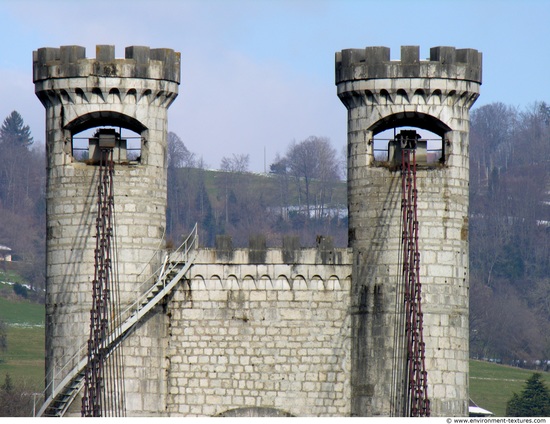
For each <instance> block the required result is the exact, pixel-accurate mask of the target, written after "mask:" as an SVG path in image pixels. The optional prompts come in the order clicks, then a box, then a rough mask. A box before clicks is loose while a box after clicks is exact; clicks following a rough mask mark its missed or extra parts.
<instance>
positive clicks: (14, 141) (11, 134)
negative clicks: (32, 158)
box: [0, 110, 34, 146]
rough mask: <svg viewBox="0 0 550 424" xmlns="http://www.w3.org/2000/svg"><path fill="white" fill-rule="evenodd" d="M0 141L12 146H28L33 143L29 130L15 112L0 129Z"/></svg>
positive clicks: (5, 120)
mask: <svg viewBox="0 0 550 424" xmlns="http://www.w3.org/2000/svg"><path fill="white" fill-rule="evenodd" d="M0 141H1V142H2V143H7V144H11V145H14V146H30V145H31V144H32V143H33V141H34V140H33V138H32V136H31V129H30V127H29V126H28V125H25V122H24V121H23V118H22V117H21V115H20V114H19V113H18V112H17V111H15V110H14V111H13V112H12V113H11V114H10V115H8V117H6V119H4V122H3V123H2V127H0Z"/></svg>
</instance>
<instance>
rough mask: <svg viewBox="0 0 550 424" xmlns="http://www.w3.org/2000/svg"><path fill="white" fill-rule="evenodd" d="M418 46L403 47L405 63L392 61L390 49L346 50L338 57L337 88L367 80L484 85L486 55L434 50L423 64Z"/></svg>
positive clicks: (473, 52)
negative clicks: (436, 80)
mask: <svg viewBox="0 0 550 424" xmlns="http://www.w3.org/2000/svg"><path fill="white" fill-rule="evenodd" d="M419 56H420V55H419V47H418V46H402V47H401V60H400V61H392V60H390V49H389V48H388V47H366V48H364V49H345V50H342V51H341V52H337V53H336V84H340V83H342V82H345V81H354V80H364V79H386V78H391V79H402V78H444V79H455V80H467V81H473V82H477V83H479V84H481V61H482V55H481V53H480V52H478V51H477V50H475V49H456V48H454V47H441V46H440V47H432V48H431V49H430V59H429V60H420V57H419Z"/></svg>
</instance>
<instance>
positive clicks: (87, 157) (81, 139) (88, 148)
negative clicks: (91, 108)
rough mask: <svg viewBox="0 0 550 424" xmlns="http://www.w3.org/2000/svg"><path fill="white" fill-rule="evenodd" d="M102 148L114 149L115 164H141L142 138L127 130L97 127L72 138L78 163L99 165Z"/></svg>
mask: <svg viewBox="0 0 550 424" xmlns="http://www.w3.org/2000/svg"><path fill="white" fill-rule="evenodd" d="M101 147H109V148H111V149H113V154H112V160H113V162H114V163H115V164H119V165H136V164H139V163H141V148H142V137H141V136H140V135H139V134H136V133H135V132H133V131H130V130H127V129H125V128H122V127H119V128H113V127H95V128H90V129H88V130H85V131H82V132H81V133H78V134H76V135H73V136H72V137H71V154H72V156H73V158H74V159H75V160H76V161H77V162H83V163H86V164H88V165H98V164H99V162H100V158H101V153H100V151H101Z"/></svg>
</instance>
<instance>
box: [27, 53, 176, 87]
mask: <svg viewBox="0 0 550 424" xmlns="http://www.w3.org/2000/svg"><path fill="white" fill-rule="evenodd" d="M125 53H126V54H125V58H124V59H115V47H114V46H111V45H98V46H96V57H95V59H90V58H87V57H86V49H85V48H84V47H81V46H61V47H60V48H54V47H43V48H40V49H38V50H35V51H33V80H34V82H37V81H42V80H46V79H51V78H78V77H88V76H97V77H123V78H145V79H155V80H167V81H172V82H175V83H178V84H179V83H180V61H181V57H180V53H179V52H175V51H174V50H172V49H165V48H160V49H151V48H149V47H144V46H130V47H126V52H125Z"/></svg>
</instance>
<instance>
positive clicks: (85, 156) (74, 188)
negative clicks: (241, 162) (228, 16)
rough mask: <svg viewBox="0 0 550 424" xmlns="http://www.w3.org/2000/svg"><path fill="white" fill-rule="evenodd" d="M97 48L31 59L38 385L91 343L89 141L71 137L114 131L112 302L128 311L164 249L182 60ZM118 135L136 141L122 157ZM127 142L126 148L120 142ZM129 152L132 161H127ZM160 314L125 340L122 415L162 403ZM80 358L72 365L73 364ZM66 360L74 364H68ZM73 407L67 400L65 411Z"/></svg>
mask: <svg viewBox="0 0 550 424" xmlns="http://www.w3.org/2000/svg"><path fill="white" fill-rule="evenodd" d="M125 56H126V57H125V58H124V59H115V51H114V46H108V45H100V46H97V48H96V57H95V59H94V58H87V57H86V53H85V49H84V47H80V46H62V47H61V48H41V49H38V50H37V51H35V52H33V68H34V69H33V71H34V74H33V78H34V83H35V92H36V95H37V96H38V98H39V99H40V101H41V102H42V104H43V105H44V107H45V108H46V149H47V190H46V198H47V270H46V284H47V286H46V287H47V296H46V385H47V387H48V388H49V389H50V390H51V389H52V387H55V385H56V384H58V383H59V381H60V380H61V379H63V377H64V376H65V374H67V372H69V371H70V368H71V366H74V363H73V364H72V365H71V361H70V360H69V359H70V358H71V357H72V356H73V355H74V354H76V353H77V351H78V349H79V347H81V346H83V345H84V344H85V342H86V340H87V338H88V335H89V326H90V308H91V302H92V295H91V280H92V278H93V276H94V248H95V217H96V209H97V208H96V205H95V203H94V202H95V199H94V197H95V190H96V186H97V178H98V175H97V173H98V171H97V170H98V167H97V166H96V164H95V163H94V157H95V155H96V151H97V139H94V138H93V137H91V138H90V139H89V141H88V140H86V141H85V142H81V141H78V138H77V134H79V133H80V132H82V131H84V130H88V129H93V128H97V127H114V129H112V128H111V132H112V133H113V134H115V135H116V137H117V142H116V149H115V150H116V155H115V157H116V159H115V161H116V164H115V168H114V173H115V176H114V180H115V183H114V184H115V192H114V196H115V202H114V203H115V212H116V215H118V217H117V219H116V221H115V222H116V223H115V226H114V233H115V243H116V244H117V247H118V269H117V270H116V271H117V273H118V275H119V276H120V281H119V287H120V302H121V305H122V307H123V308H124V307H125V306H127V305H130V304H131V303H132V302H133V301H134V300H135V297H136V294H137V293H138V292H139V290H140V286H141V285H142V284H143V283H144V282H145V281H146V279H147V278H148V277H150V276H151V275H152V274H153V270H155V269H156V268H157V267H158V265H159V262H160V260H161V251H162V249H163V248H164V236H165V234H164V233H165V220H166V133H167V119H166V118H167V109H168V107H169V106H170V104H171V103H172V102H173V100H174V99H175V98H176V96H177V94H178V85H179V82H180V55H179V53H176V52H174V51H173V50H170V49H150V48H149V47H140V46H133V47H127V48H126V55H125ZM121 129H126V130H130V131H133V133H135V134H137V136H136V138H137V139H138V140H137V144H136V145H135V147H134V148H133V149H130V146H129V144H127V140H124V139H122V137H121V136H120V132H119V131H121ZM128 143H129V141H128ZM132 150H133V153H134V154H133V155H132ZM163 320H164V316H163V314H153V317H152V318H151V319H149V320H147V321H146V322H145V323H143V324H142V325H140V327H139V328H138V329H137V330H136V331H135V332H134V333H133V334H132V335H131V336H130V337H129V339H127V340H126V342H125V345H124V349H125V351H124V353H125V359H126V361H127V365H128V364H130V365H131V366H132V368H129V369H128V370H127V372H126V374H125V377H126V383H125V386H126V387H125V391H126V399H127V410H128V413H129V414H130V415H153V414H156V413H158V411H159V405H163V404H164V396H165V386H166V382H165V380H164V372H163V371H162V369H163V368H162V367H163V359H164V346H165V339H164V334H163V331H164V328H165V326H164V325H163ZM78 359H80V356H78V357H76V360H78ZM73 362H74V361H73ZM79 406H80V402H73V407H72V409H71V411H72V413H77V411H79Z"/></svg>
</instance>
